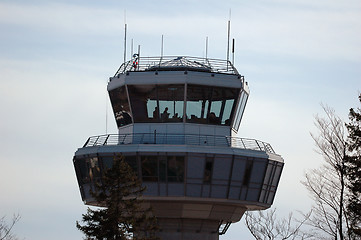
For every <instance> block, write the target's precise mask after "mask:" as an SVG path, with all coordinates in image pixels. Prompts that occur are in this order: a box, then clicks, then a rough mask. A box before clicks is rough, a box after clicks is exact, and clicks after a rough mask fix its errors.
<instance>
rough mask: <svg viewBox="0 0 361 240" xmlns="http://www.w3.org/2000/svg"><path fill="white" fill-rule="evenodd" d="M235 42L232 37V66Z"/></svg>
mask: <svg viewBox="0 0 361 240" xmlns="http://www.w3.org/2000/svg"><path fill="white" fill-rule="evenodd" d="M235 44H236V40H235V39H234V38H233V39H232V64H233V66H234V47H235Z"/></svg>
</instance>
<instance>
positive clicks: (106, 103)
mask: <svg viewBox="0 0 361 240" xmlns="http://www.w3.org/2000/svg"><path fill="white" fill-rule="evenodd" d="M106 92H107V93H108V91H106ZM105 134H108V94H105Z"/></svg>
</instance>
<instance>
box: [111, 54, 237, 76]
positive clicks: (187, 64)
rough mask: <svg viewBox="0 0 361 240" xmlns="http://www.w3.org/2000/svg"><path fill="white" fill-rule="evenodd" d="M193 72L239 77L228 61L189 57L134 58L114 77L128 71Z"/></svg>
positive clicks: (123, 65) (122, 66) (121, 67)
mask: <svg viewBox="0 0 361 240" xmlns="http://www.w3.org/2000/svg"><path fill="white" fill-rule="evenodd" d="M180 69H181V70H195V71H203V72H212V73H226V74H235V75H239V73H238V71H237V69H236V68H235V67H234V66H233V64H232V63H231V62H230V61H227V60H221V59H211V58H199V57H189V56H164V57H136V58H133V59H131V60H129V61H127V62H124V63H123V64H122V65H121V66H120V67H119V69H118V70H117V72H116V73H115V75H114V77H116V76H118V75H119V74H125V73H127V72H130V71H170V70H180Z"/></svg>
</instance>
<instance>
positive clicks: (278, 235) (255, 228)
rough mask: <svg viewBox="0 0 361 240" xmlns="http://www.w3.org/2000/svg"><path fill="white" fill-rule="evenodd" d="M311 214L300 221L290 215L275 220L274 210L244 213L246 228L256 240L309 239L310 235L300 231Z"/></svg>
mask: <svg viewBox="0 0 361 240" xmlns="http://www.w3.org/2000/svg"><path fill="white" fill-rule="evenodd" d="M310 214H311V213H308V214H306V215H303V219H302V220H301V221H299V220H297V219H295V218H294V217H293V213H290V214H289V215H288V217H287V218H282V219H280V220H279V219H277V216H276V208H274V209H269V210H266V211H256V212H255V213H252V212H246V214H245V222H246V226H247V228H248V229H249V231H250V232H251V234H252V235H253V237H254V238H255V239H256V240H278V239H279V240H287V239H289V240H294V239H310V238H311V237H312V235H311V234H309V233H306V232H303V231H301V227H302V225H304V224H305V222H306V221H307V220H308V218H309V217H310Z"/></svg>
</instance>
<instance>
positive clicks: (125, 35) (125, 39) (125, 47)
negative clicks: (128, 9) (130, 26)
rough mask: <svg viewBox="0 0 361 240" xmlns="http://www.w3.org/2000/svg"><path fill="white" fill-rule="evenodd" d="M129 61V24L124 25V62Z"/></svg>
mask: <svg viewBox="0 0 361 240" xmlns="http://www.w3.org/2000/svg"><path fill="white" fill-rule="evenodd" d="M126 60H127V24H124V62H125V61H126Z"/></svg>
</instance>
